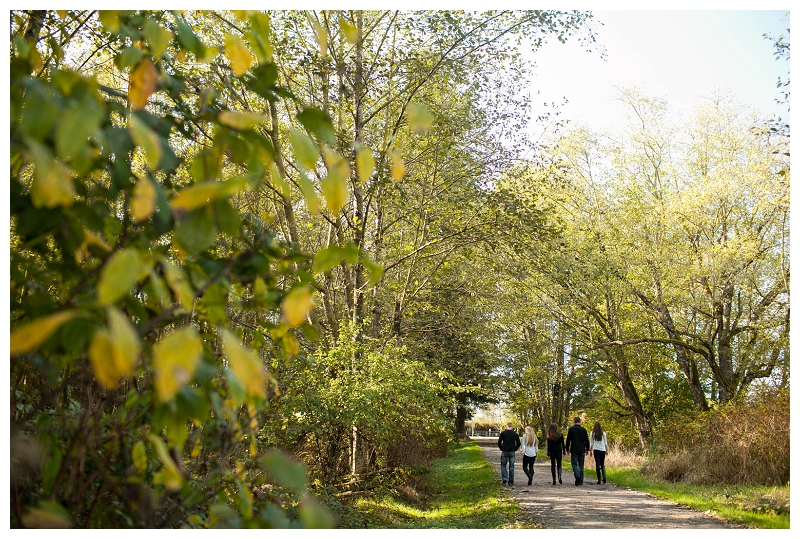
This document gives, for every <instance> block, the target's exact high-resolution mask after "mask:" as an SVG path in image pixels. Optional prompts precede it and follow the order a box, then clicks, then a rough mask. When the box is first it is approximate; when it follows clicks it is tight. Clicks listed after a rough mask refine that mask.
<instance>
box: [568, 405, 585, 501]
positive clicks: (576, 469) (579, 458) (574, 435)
mask: <svg viewBox="0 0 800 539" xmlns="http://www.w3.org/2000/svg"><path fill="white" fill-rule="evenodd" d="M574 422H575V424H574V425H572V426H571V427H570V428H569V430H568V431H567V453H569V454H570V462H571V463H572V473H573V474H575V485H576V486H577V485H582V484H583V460H584V459H585V458H586V455H588V454H589V433H588V432H586V429H585V428H583V427H582V426H581V418H580V417H576V418H575V419H574Z"/></svg>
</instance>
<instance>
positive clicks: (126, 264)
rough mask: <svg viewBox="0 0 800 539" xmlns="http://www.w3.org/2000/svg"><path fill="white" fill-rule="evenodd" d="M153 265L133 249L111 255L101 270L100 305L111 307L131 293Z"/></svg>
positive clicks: (98, 286)
mask: <svg viewBox="0 0 800 539" xmlns="http://www.w3.org/2000/svg"><path fill="white" fill-rule="evenodd" d="M151 265H152V264H151V263H149V262H147V261H146V260H145V259H144V257H143V256H142V255H141V253H140V252H139V251H138V250H136V249H133V248H129V249H123V250H122V251H118V252H116V253H114V254H113V255H111V258H109V259H108V262H106V264H105V265H104V266H103V269H102V270H100V281H99V282H98V283H97V300H98V301H99V303H100V305H103V306H106V305H110V304H112V303H114V302H115V301H117V300H118V299H119V298H121V297H122V296H124V295H125V294H127V293H128V292H130V291H131V289H132V288H133V285H135V284H136V282H137V281H139V280H140V279H143V278H144V277H145V275H147V270H148V269H149V268H150V266H151Z"/></svg>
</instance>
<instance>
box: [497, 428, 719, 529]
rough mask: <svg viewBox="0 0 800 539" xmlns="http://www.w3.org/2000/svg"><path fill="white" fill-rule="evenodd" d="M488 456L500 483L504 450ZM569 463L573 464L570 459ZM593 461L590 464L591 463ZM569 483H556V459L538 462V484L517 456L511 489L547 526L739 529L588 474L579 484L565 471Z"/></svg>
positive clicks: (536, 471)
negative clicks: (601, 482) (552, 470)
mask: <svg viewBox="0 0 800 539" xmlns="http://www.w3.org/2000/svg"><path fill="white" fill-rule="evenodd" d="M481 450H483V456H484V457H486V459H487V460H488V461H489V462H491V463H492V466H494V469H495V470H496V471H497V480H498V481H500V450H499V449H498V448H497V445H496V444H493V445H483V444H481ZM565 457H566V458H565V461H564V462H569V457H568V456H565ZM589 462H591V461H589V460H587V464H588V463H589ZM561 478H562V480H563V484H558V483H556V484H555V485H553V478H552V475H551V474H550V461H549V460H547V459H541V458H537V459H536V463H535V464H534V475H533V484H532V485H530V486H528V478H527V477H526V476H525V473H524V472H523V471H522V457H520V456H519V453H517V458H516V464H515V467H514V483H515V485H514V486H512V487H506V488H507V489H508V492H509V494H510V495H511V496H512V497H513V498H514V499H515V500H516V501H517V502H518V503H519V505H520V507H522V509H523V511H525V512H526V513H527V516H528V517H530V518H532V519H533V520H534V521H535V522H536V523H537V525H538V526H539V527H541V528H663V529H668V528H733V527H734V526H732V525H730V524H728V523H726V522H725V521H724V520H722V519H719V518H716V517H712V516H709V515H706V514H705V513H701V512H699V511H695V510H693V509H689V508H687V507H684V506H681V505H678V504H676V503H673V502H667V501H664V500H659V499H657V498H655V497H654V496H652V495H650V494H646V493H644V492H639V491H636V490H630V489H625V488H620V487H618V486H616V485H613V484H611V483H606V484H604V485H597V484H596V480H594V478H592V477H589V476H588V475H587V476H586V478H585V481H584V484H583V485H581V486H575V476H574V475H573V474H572V472H571V471H569V470H566V469H565V470H563V471H562V475H561Z"/></svg>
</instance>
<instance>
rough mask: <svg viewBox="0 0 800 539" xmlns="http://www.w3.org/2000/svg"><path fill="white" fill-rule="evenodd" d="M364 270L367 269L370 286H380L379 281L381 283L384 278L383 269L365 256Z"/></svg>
mask: <svg viewBox="0 0 800 539" xmlns="http://www.w3.org/2000/svg"><path fill="white" fill-rule="evenodd" d="M364 268H366V270H367V274H368V277H367V281H368V286H375V285H376V284H378V281H380V280H381V277H383V267H381V266H380V265H378V264H376V263H375V262H373V261H372V260H370V259H369V257H367V256H366V255H364Z"/></svg>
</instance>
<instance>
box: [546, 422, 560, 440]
mask: <svg viewBox="0 0 800 539" xmlns="http://www.w3.org/2000/svg"><path fill="white" fill-rule="evenodd" d="M560 437H561V431H560V430H558V425H556V424H555V423H550V428H549V429H547V439H548V440H558V439H559V438H560Z"/></svg>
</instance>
